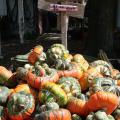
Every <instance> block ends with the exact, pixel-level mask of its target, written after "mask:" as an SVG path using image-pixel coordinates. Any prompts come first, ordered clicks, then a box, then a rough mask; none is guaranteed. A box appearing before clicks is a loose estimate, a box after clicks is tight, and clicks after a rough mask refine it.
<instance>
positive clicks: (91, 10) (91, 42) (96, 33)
mask: <svg viewBox="0 0 120 120" xmlns="http://www.w3.org/2000/svg"><path fill="white" fill-rule="evenodd" d="M114 6H115V1H114V0H88V4H87V8H86V12H87V16H88V39H87V43H86V49H87V51H88V52H87V54H89V55H91V56H95V57H96V56H97V54H98V52H99V50H100V49H103V50H104V51H105V52H106V53H107V54H108V56H111V52H113V24H114V10H115V9H114Z"/></svg>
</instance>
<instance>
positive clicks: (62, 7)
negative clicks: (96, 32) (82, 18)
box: [50, 4, 78, 12]
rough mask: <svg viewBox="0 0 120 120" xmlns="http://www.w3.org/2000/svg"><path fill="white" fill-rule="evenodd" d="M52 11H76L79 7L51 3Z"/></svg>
mask: <svg viewBox="0 0 120 120" xmlns="http://www.w3.org/2000/svg"><path fill="white" fill-rule="evenodd" d="M50 11H56V12H57V11H58V12H75V11H78V7H77V6H73V5H60V4H50Z"/></svg>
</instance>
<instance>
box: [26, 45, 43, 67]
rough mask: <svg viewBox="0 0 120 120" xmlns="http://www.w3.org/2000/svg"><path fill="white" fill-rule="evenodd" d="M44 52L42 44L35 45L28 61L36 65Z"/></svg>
mask: <svg viewBox="0 0 120 120" xmlns="http://www.w3.org/2000/svg"><path fill="white" fill-rule="evenodd" d="M42 52H43V47H42V46H41V45H38V46H35V47H34V49H33V51H31V53H30V54H29V56H28V62H29V63H31V64H33V65H34V64H35V62H36V61H37V60H38V58H39V56H40V55H41V53H42Z"/></svg>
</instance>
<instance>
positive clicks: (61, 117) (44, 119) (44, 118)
mask: <svg viewBox="0 0 120 120" xmlns="http://www.w3.org/2000/svg"><path fill="white" fill-rule="evenodd" d="M71 119H72V118H71V114H70V112H69V111H68V110H67V109H58V110H49V111H45V112H42V113H40V114H38V115H36V116H35V118H34V120H71Z"/></svg>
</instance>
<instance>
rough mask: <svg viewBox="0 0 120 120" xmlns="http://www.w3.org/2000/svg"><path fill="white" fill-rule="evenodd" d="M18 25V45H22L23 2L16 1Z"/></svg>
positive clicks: (20, 0)
mask: <svg viewBox="0 0 120 120" xmlns="http://www.w3.org/2000/svg"><path fill="white" fill-rule="evenodd" d="M18 24H19V36H20V43H24V7H23V0H18Z"/></svg>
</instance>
